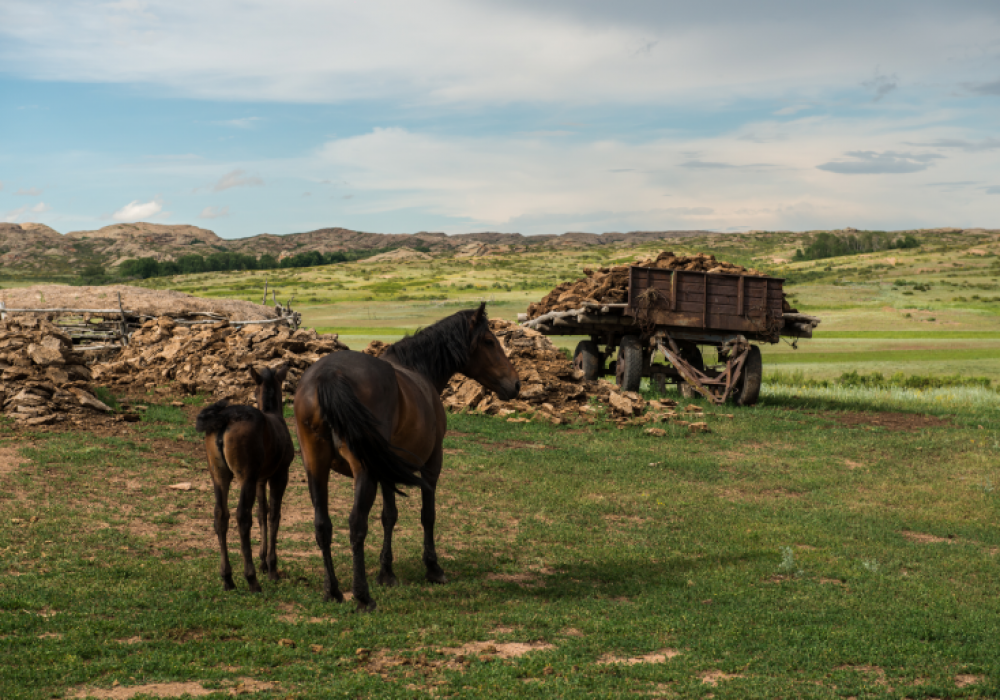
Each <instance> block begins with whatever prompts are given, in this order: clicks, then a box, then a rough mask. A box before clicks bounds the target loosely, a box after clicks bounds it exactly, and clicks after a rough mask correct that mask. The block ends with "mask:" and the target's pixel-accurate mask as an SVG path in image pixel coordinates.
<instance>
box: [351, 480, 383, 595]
mask: <svg viewBox="0 0 1000 700" xmlns="http://www.w3.org/2000/svg"><path fill="white" fill-rule="evenodd" d="M377 490H378V484H376V483H375V481H373V480H372V478H371V477H370V476H369V475H368V472H367V471H365V470H364V469H359V470H357V471H355V473H354V508H352V509H351V518H350V526H351V554H352V555H353V559H354V581H353V582H352V583H351V591H353V593H354V602H355V603H356V604H357V606H358V612H371V611H372V610H374V609H375V601H374V600H372V597H371V595H370V593H369V590H368V575H367V573H366V572H365V538H366V537H368V516H369V515H370V514H371V510H372V504H373V503H375V493H376V491H377Z"/></svg>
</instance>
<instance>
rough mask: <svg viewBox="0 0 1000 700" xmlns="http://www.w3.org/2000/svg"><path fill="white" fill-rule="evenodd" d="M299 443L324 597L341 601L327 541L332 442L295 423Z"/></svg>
mask: <svg viewBox="0 0 1000 700" xmlns="http://www.w3.org/2000/svg"><path fill="white" fill-rule="evenodd" d="M298 432H299V445H300V447H301V448H302V462H303V464H305V467H306V481H307V482H308V483H309V499H310V500H311V501H312V505H313V524H314V527H315V529H316V544H317V546H318V547H319V551H320V554H322V555H323V568H324V570H325V571H326V581H325V582H324V585H323V589H324V595H323V599H324V600H336V601H337V602H338V603H343V602H344V594H343V593H341V592H340V586H339V585H338V583H337V575H336V574H335V573H334V572H333V558H332V557H331V556H330V543H331V540H332V539H333V523H332V522H330V501H329V498H330V497H329V488H330V467H331V465H332V464H333V445H331V444H330V443H329V442H327V441H326V440H324V439H323V438H321V437H319V436H317V435H316V434H315V433H313V432H312V431H311V430H310V429H308V428H307V427H305V426H303V425H302V424H301V423H299V424H298Z"/></svg>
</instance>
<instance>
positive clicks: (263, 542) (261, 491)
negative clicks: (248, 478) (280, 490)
mask: <svg viewBox="0 0 1000 700" xmlns="http://www.w3.org/2000/svg"><path fill="white" fill-rule="evenodd" d="M257 526H258V527H259V528H260V570H261V571H262V572H263V573H265V574H266V573H267V560H268V556H267V545H268V538H267V482H265V481H259V482H257Z"/></svg>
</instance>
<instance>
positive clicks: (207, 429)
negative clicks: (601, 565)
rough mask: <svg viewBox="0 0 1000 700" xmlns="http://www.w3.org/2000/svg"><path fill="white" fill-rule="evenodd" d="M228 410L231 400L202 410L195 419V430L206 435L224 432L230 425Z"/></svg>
mask: <svg viewBox="0 0 1000 700" xmlns="http://www.w3.org/2000/svg"><path fill="white" fill-rule="evenodd" d="M228 408H229V400H228V399H223V400H222V401H217V402H215V403H213V404H212V405H211V406H207V407H205V408H203V409H201V413H199V414H198V418H197V419H195V422H194V429H195V430H197V431H198V432H199V433H205V434H206V435H211V434H212V433H219V432H222V431H223V430H225V429H226V426H227V425H229V416H227V415H226V413H227V409H228Z"/></svg>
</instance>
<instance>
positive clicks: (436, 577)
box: [427, 569, 448, 584]
mask: <svg viewBox="0 0 1000 700" xmlns="http://www.w3.org/2000/svg"><path fill="white" fill-rule="evenodd" d="M427 580H428V581H430V582H431V583H441V584H444V583H448V577H447V576H445V575H444V571H442V570H440V569H438V570H437V571H428V572H427Z"/></svg>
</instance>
